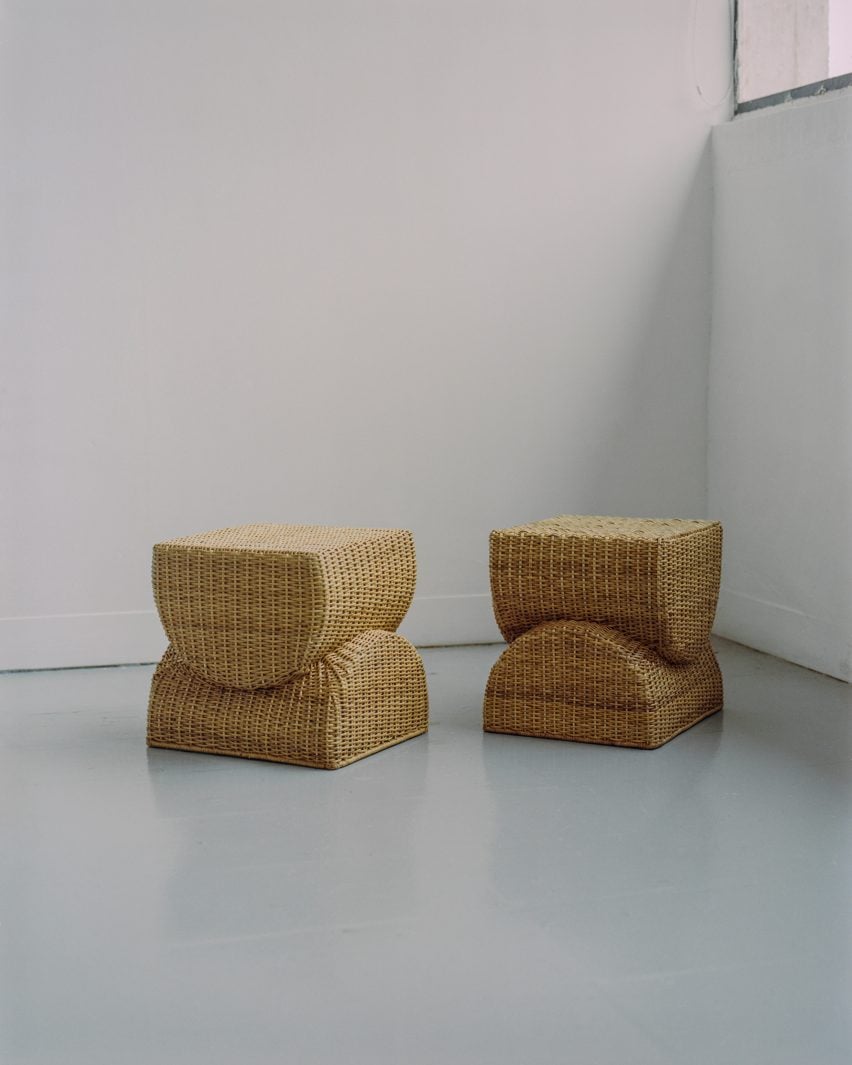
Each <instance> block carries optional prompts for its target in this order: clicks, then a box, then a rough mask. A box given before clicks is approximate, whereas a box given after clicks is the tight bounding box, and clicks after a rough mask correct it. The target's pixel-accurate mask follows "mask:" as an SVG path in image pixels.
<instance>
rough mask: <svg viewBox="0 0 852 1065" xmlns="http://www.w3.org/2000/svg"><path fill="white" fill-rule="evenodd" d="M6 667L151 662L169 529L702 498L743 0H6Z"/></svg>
mask: <svg viewBox="0 0 852 1065" xmlns="http://www.w3.org/2000/svg"><path fill="white" fill-rule="evenodd" d="M0 40H2V45H1V46H0V47H2V53H0V70H1V71H2V75H0V76H2V85H0V97H1V98H2V105H1V106H2V107H3V115H4V118H3V122H4V129H3V143H4V145H5V165H4V167H3V168H2V170H0V202H2V203H3V204H4V205H5V207H6V210H7V212H8V214H7V218H6V222H5V235H4V240H3V241H2V248H3V264H2V271H3V272H2V276H1V277H0V283H2V289H3V292H4V293H5V294H6V298H7V307H6V314H5V318H4V330H3V331H4V337H3V350H4V356H3V358H4V372H3V383H2V402H3V406H4V411H3V417H2V426H0V434H2V435H0V454H2V461H3V467H4V475H3V483H4V488H5V491H4V501H5V503H6V504H7V505H6V506H5V507H4V508H3V510H2V515H1V516H0V534H1V535H2V542H3V555H2V560H0V564H2V572H0V596H2V601H3V602H2V607H0V614H2V615H3V617H5V618H6V619H7V620H5V621H3V622H0V649H2V654H1V655H0V667H5V668H12V667H13V668H19V667H35V666H60V665H69V664H83V663H101V662H122V661H140V660H150V659H153V658H154V657H156V656H157V655H158V654H159V652H160V651H161V649H162V646H163V639H162V636H161V633H160V629H159V625H158V623H157V620H156V618H155V616H154V614H153V612H152V602H151V595H150V590H149V557H150V550H151V545H152V544H153V543H154V542H155V541H156V540H159V539H163V538H166V537H172V536H176V535H181V534H185V533H190V532H195V531H200V530H204V529H209V528H215V527H217V526H222V525H227V524H234V523H240V522H243V521H284V522H287V521H296V522H299V521H303V522H321V523H331V524H371V525H373V524H375V525H403V526H407V527H409V528H411V529H413V531H414V533H415V536H416V540H417V545H418V552H419V560H420V582H419V585H418V599H417V601H416V603H415V605H414V607H413V609H412V613H411V615H410V620H409V621H408V622H407V623H406V624H407V628H406V631H407V632H408V634H409V635H411V636H412V637H413V638H415V639H416V640H418V641H420V642H425V643H434V642H453V641H464V640H487V639H490V638H496V635H497V633H496V629H495V627H494V625H493V621H492V619H491V611H490V601H489V596H488V577H487V535H488V532H489V530H490V529H491V528H494V527H498V526H502V525H506V524H509V523H516V522H520V521H526V520H530V519H534V518H539V517H544V516H547V515H551V514H554V513H562V512H566V511H567V512H572V511H573V512H592V513H627V514H659V515H675V516H700V515H702V514H703V512H704V508H705V427H706V364H707V357H708V348H709V330H710V296H709V293H710V231H711V187H710V169H709V153H708V151H707V142H708V131H709V128H710V126H711V125H712V123H714V122H715V121H718V120H719V119H720V118H724V117H726V116H727V114H728V113H729V109H730V95H729V80H730V69H729V67H730V61H729V20H728V4H727V0H700V2H698V3H693V4H684V3H681V2H680V0H649V2H646V3H643V4H636V3H634V2H633V0H606V2H601V3H596V4H586V5H577V4H565V3H563V2H561V0H363V2H354V0H278V2H273V0H228V2H225V0H144V2H143V0H119V2H116V0H38V2H35V3H34V2H32V0H6V2H5V3H4V4H3V22H2V34H1V35H0Z"/></svg>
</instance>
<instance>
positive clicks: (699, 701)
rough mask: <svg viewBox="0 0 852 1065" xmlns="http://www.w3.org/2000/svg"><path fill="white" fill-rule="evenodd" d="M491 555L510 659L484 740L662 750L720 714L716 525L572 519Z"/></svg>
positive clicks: (510, 533)
mask: <svg viewBox="0 0 852 1065" xmlns="http://www.w3.org/2000/svg"><path fill="white" fill-rule="evenodd" d="M490 548H491V550H490V568H491V589H492V595H493V600H494V614H495V617H496V618H497V623H498V625H499V626H500V629H501V631H502V633H503V635H504V636H505V637H506V639H507V640H508V641H509V647H508V648H507V650H506V651H505V652H504V653H503V655H502V656H501V657H500V659H499V660H498V661H497V663H496V664H495V665H494V668H493V670H492V672H491V676H490V678H489V680H488V686H487V689H486V695H485V704H484V708H483V727H484V728H485V730H486V731H489V732H510V733H515V734H519V735H524V736H549V737H552V738H554V739H568V740H581V741H585V742H590V743H607V744H616V745H618V746H625V747H646V748H647V747H659V746H660V745H661V744H663V743H665V742H666V741H667V740H670V739H672V737H674V736H676V735H677V734H678V733H679V732H682V731H683V730H684V729H686V728H689V727H690V725H694V724H695V723H696V722H697V721H700V720H701V719H702V718H704V717H707V716H708V715H709V714H713V713H715V712H716V711H717V710H720V709H721V708H722V677H721V673H720V671H719V666H718V663H717V662H716V657H715V655H714V653H713V649H712V647H711V645H710V632H711V629H712V626H713V618H714V615H715V612H716V600H717V597H718V593H719V581H720V576H721V564H722V527H721V525H720V524H719V523H718V522H712V521H686V520H682V519H650V518H610V517H596V516H591V517H585V516H579V515H563V516H562V517H558V518H550V519H547V520H545V521H538V522H533V523H531V524H528V525H518V526H516V527H515V528H512V529H500V530H497V531H495V532H493V533H492V534H491V541H490Z"/></svg>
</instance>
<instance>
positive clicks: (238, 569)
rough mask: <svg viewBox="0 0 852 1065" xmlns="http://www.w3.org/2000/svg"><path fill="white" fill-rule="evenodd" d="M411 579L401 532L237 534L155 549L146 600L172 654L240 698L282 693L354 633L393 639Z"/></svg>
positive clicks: (411, 562) (271, 530)
mask: <svg viewBox="0 0 852 1065" xmlns="http://www.w3.org/2000/svg"><path fill="white" fill-rule="evenodd" d="M415 576H416V564H415V557H414V542H413V539H412V536H411V533H410V532H407V531H406V530H404V529H345V528H344V529H339V528H327V527H324V526H317V525H240V526H237V527H235V528H230V529H218V530H216V531H215V532H209V533H202V534H201V535H198V536H187V537H183V538H181V539H178V540H169V541H167V542H165V543H160V544H157V545H156V546H155V548H154V561H153V584H154V598H155V600H156V603H157V609H158V610H159V612H160V618H161V620H162V623H163V628H164V629H165V630H166V635H167V636H168V637H169V640H170V642H171V645H172V647H173V648H174V651H175V654H176V655H177V657H178V658H179V659H180V660H181V661H182V662H183V663H184V664H185V665H187V666H189V667H190V668H191V669H192V670H193V672H195V673H197V674H198V675H199V676H202V677H204V678H205V679H206V680H209V681H211V682H213V683H216V684H222V685H226V686H228V687H234V688H242V689H245V690H249V689H253V688H268V687H272V686H273V685H278V684H283V683H284V682H285V681H286V680H288V678H290V677H292V676H294V675H295V674H297V673H300V672H304V671H305V670H306V669H309V668H310V667H311V666H312V665H313V664H314V663H315V662H316V661H318V660H319V659H320V658H322V657H323V656H324V655H326V654H328V653H329V651H332V650H334V649H335V648H336V647H339V646H340V645H341V644H343V643H345V642H346V641H347V640H351V639H352V638H353V637H354V636H357V635H358V633H360V632H365V631H367V630H368V629H385V630H387V631H389V632H394V631H395V630H396V629H397V628H398V626H399V623H400V622H401V621H402V619H403V617H404V616H405V613H406V611H407V610H408V607H409V606H410V605H411V599H412V596H413V595H414V583H415Z"/></svg>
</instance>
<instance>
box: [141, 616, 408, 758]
mask: <svg viewBox="0 0 852 1065" xmlns="http://www.w3.org/2000/svg"><path fill="white" fill-rule="evenodd" d="M427 727H428V700H427V694H426V677H425V673H424V670H423V663H422V661H421V659H420V656H419V654H418V653H417V651H416V650H415V649H414V648H413V647H412V646H411V644H410V643H409V642H408V641H407V640H406V639H405V638H404V637H402V636H399V635H397V634H392V633H388V632H384V631H370V632H364V633H361V634H359V635H358V636H356V637H355V638H354V639H352V640H350V641H348V642H347V643H345V644H344V645H343V646H341V647H339V648H337V649H336V650H335V651H332V652H330V653H329V654H328V655H326V656H325V657H324V658H322V659H320V660H319V661H317V662H314V663H313V665H312V666H311V668H310V669H309V670H308V671H307V672H306V673H304V674H302V675H300V676H298V677H293V678H291V679H290V680H289V681H287V682H286V683H284V684H282V685H280V686H279V687H276V688H267V689H262V690H258V689H255V690H250V691H243V690H240V689H237V688H225V687H221V686H219V685H217V684H213V683H211V682H210V681H208V680H205V679H204V678H203V677H200V676H198V675H197V674H195V673H193V672H192V671H191V670H190V669H189V668H188V667H187V666H186V665H185V664H184V663H183V662H182V661H181V660H180V658H179V657H178V655H177V654H176V653H175V651H174V649H173V648H169V649H168V650H167V651H166V654H165V656H164V657H163V660H162V661H161V662H160V664H159V666H158V667H157V670H156V672H155V673H154V679H153V682H152V685H151V697H150V703H149V708H148V745H149V746H151V747H170V748H176V749H178V750H184V751H200V752H204V753H207V754H226V755H236V756H238V757H241V758H257V759H261V760H265V761H271V762H289V763H295V764H297V765H305V766H313V767H316V768H320V769H338V768H340V767H341V766H344V765H348V764H349V763H350V762H354V761H356V760H357V759H359V758H364V757H365V756H366V755H369V754H374V753H375V752H376V751H380V750H382V749H383V748H385V747H390V746H391V745H392V744H395V743H400V742H402V741H403V740H406V739H410V738H411V737H412V736H417V735H420V733H423V732H425V731H426V729H427Z"/></svg>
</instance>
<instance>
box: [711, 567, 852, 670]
mask: <svg viewBox="0 0 852 1065" xmlns="http://www.w3.org/2000/svg"><path fill="white" fill-rule="evenodd" d="M850 630H852V625H845V626H844V625H842V624H840V623H839V622H838V621H834V620H831V619H826V618H814V617H810V616H809V615H807V614H803V613H802V612H801V611H798V610H793V609H792V608H790V607H785V606H781V605H780V604H779V603H767V602H764V601H763V600H762V599H756V598H754V597H753V596H750V595H746V594H744V593H743V592H735V591H733V590H732V589H730V588H722V590H721V592H720V594H719V609H718V611H717V613H716V624H715V627H714V632H716V634H717V635H719V636H723V637H726V638H727V639H729V640H734V641H736V642H737V643H741V644H745V646H746V647H754V648H755V649H756V650H758V651H765V652H766V653H767V654H771V655H775V657H776V658H783V659H786V660H787V661H788V662H794V663H795V664H796V665H799V666H807V668H808V669H815V670H817V671H818V672H819V673H827V674H828V675H829V676H831V677H837V678H838V679H839V680H845V681H852V644H850V642H849V633H850Z"/></svg>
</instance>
